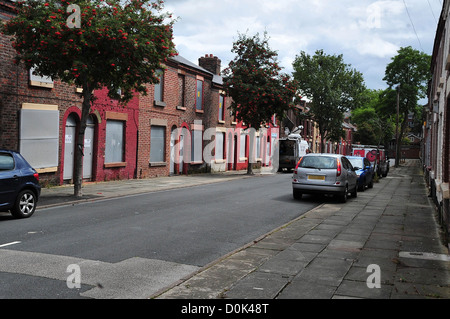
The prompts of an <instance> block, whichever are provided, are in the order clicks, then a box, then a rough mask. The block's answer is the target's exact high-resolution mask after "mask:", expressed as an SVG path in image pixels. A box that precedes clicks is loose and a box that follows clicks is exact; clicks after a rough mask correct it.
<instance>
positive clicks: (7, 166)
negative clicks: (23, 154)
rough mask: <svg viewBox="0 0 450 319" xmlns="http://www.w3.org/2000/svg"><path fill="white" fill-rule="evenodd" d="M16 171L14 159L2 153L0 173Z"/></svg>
mask: <svg viewBox="0 0 450 319" xmlns="http://www.w3.org/2000/svg"><path fill="white" fill-rule="evenodd" d="M12 169H14V159H13V157H12V156H11V155H10V154H6V153H0V171H9V170H12Z"/></svg>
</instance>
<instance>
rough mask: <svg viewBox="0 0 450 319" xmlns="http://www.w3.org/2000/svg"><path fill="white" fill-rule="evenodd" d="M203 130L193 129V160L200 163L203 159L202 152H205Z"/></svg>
mask: <svg viewBox="0 0 450 319" xmlns="http://www.w3.org/2000/svg"><path fill="white" fill-rule="evenodd" d="M202 135H203V132H202V131H201V130H193V131H192V137H191V138H192V142H191V147H192V149H191V154H192V162H194V163H199V162H201V161H202V158H203V156H202V152H203V136H202Z"/></svg>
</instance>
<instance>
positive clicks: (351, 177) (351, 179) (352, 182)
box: [342, 157, 358, 189]
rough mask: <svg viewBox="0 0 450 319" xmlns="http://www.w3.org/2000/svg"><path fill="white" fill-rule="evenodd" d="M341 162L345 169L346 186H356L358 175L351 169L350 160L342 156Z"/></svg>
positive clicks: (351, 187)
mask: <svg viewBox="0 0 450 319" xmlns="http://www.w3.org/2000/svg"><path fill="white" fill-rule="evenodd" d="M342 163H343V164H344V165H343V167H344V168H345V169H346V171H347V183H348V188H349V189H353V188H355V187H356V183H357V180H358V176H357V175H356V173H355V171H354V170H353V165H352V164H351V163H350V161H349V160H348V159H347V158H346V157H342Z"/></svg>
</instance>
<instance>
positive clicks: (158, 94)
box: [155, 69, 164, 101]
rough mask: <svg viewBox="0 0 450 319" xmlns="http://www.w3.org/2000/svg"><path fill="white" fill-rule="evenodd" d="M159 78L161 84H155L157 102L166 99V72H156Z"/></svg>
mask: <svg viewBox="0 0 450 319" xmlns="http://www.w3.org/2000/svg"><path fill="white" fill-rule="evenodd" d="M156 73H157V74H158V76H159V83H157V84H155V101H163V98H164V96H163V95H164V94H163V93H164V70H160V69H158V70H156Z"/></svg>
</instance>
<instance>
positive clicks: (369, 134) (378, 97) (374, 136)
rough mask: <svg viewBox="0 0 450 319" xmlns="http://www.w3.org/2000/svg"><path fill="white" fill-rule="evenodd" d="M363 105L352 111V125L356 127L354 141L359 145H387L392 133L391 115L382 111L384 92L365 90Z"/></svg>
mask: <svg viewBox="0 0 450 319" xmlns="http://www.w3.org/2000/svg"><path fill="white" fill-rule="evenodd" d="M364 94H365V95H366V100H365V103H364V104H363V105H362V106H361V107H358V108H355V109H353V110H352V117H351V120H352V123H354V124H355V125H356V126H357V127H358V131H357V132H356V133H355V140H356V141H358V142H360V143H361V144H368V145H378V146H379V145H387V144H388V143H389V141H390V139H391V138H392V134H393V132H394V129H393V125H394V122H393V118H392V114H390V113H386V112H384V111H383V107H384V103H385V102H384V101H385V91H384V90H370V89H368V90H366V92H365V93H364Z"/></svg>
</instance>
